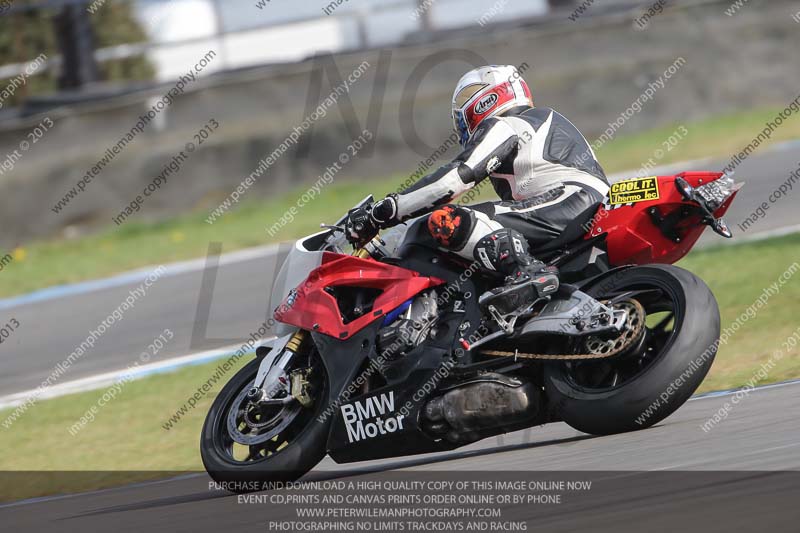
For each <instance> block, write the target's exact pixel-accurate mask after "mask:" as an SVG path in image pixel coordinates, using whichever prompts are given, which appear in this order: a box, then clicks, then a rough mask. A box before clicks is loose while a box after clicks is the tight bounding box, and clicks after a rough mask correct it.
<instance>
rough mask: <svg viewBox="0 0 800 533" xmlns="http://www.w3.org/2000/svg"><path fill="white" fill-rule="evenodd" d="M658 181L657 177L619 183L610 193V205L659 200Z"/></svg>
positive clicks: (613, 185) (615, 184) (612, 187)
mask: <svg viewBox="0 0 800 533" xmlns="http://www.w3.org/2000/svg"><path fill="white" fill-rule="evenodd" d="M658 197H659V194H658V180H657V179H656V177H655V176H651V177H648V178H638V179H633V180H626V181H618V182H617V183H614V184H612V185H611V190H610V191H609V192H608V200H609V201H608V205H622V204H635V203H636V202H647V201H649V200H658Z"/></svg>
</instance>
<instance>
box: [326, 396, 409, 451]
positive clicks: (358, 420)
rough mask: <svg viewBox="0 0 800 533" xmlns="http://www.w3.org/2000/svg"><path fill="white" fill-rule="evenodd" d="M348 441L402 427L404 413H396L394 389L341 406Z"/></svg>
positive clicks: (366, 437)
mask: <svg viewBox="0 0 800 533" xmlns="http://www.w3.org/2000/svg"><path fill="white" fill-rule="evenodd" d="M341 411H342V417H343V418H344V426H345V429H347V438H348V440H349V441H350V442H358V441H360V440H364V439H371V438H373V437H377V436H378V435H386V434H388V433H394V432H395V431H398V430H402V429H403V419H404V418H405V416H404V415H400V414H396V413H395V409H394V391H389V393H388V394H381V395H380V396H372V397H370V398H367V399H365V400H361V401H357V402H353V403H350V404H345V405H343V406H342V407H341Z"/></svg>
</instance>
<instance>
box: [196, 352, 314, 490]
mask: <svg viewBox="0 0 800 533" xmlns="http://www.w3.org/2000/svg"><path fill="white" fill-rule="evenodd" d="M295 360H297V361H296V362H295V361H293V365H294V366H293V368H294V369H295V370H298V369H302V370H307V380H308V387H307V388H308V391H309V395H310V397H311V399H312V401H313V403H312V404H311V405H309V406H308V407H304V406H302V405H301V404H300V403H299V402H297V401H292V402H290V403H287V404H285V405H281V406H263V407H261V406H258V405H256V404H254V403H253V402H252V401H251V400H249V399H248V397H247V392H248V391H249V390H250V388H251V387H252V386H253V384H254V381H255V377H256V374H257V372H258V367H259V364H260V362H261V361H260V360H254V361H251V362H250V363H248V364H247V365H246V366H245V367H244V368H242V369H241V370H240V371H239V372H238V373H237V374H236V375H235V376H234V377H233V378H232V379H231V380H230V382H228V383H227V384H226V385H225V387H224V388H223V389H222V391H221V392H220V394H219V395H218V396H217V398H216V400H215V401H214V403H213V405H212V406H211V410H210V411H209V412H208V415H207V416H206V421H205V424H204V425H203V432H202V435H201V439H200V454H201V456H202V459H203V464H204V465H205V467H206V470H207V471H208V473H209V475H210V476H211V477H212V478H213V479H214V480H216V481H218V482H247V481H293V480H295V479H297V478H299V477H301V476H302V475H303V474H305V473H306V472H308V471H309V470H311V469H312V468H313V467H314V466H315V465H316V464H317V463H319V461H321V460H322V458H323V457H325V453H326V443H327V437H328V428H329V427H330V421H329V420H327V419H326V420H323V421H322V422H320V421H319V420H318V417H320V415H321V414H322V412H323V409H324V408H325V405H326V404H327V397H328V383H327V375H326V373H325V367H324V365H323V364H322V361H321V360H320V358H319V356H318V354H317V352H316V350H312V352H311V353H310V354H309V355H308V356H300V355H298V356H295ZM291 370H292V369H289V371H291Z"/></svg>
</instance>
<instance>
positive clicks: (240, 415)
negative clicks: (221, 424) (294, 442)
mask: <svg viewBox="0 0 800 533" xmlns="http://www.w3.org/2000/svg"><path fill="white" fill-rule="evenodd" d="M254 384H255V380H254V381H253V383H250V385H248V386H247V387H244V388H243V389H242V390H241V391H240V392H239V394H238V395H237V396H236V399H235V400H234V401H233V404H232V405H231V408H230V410H229V411H228V434H229V435H230V436H231V438H232V439H233V440H234V441H236V442H238V443H239V444H245V445H248V446H253V445H254V444H261V443H264V442H267V441H268V440H270V439H272V438H274V437H275V436H277V435H279V434H280V433H281V432H282V431H283V430H284V429H286V428H287V427H288V426H289V424H291V423H292V421H293V420H294V419H295V417H296V416H297V414H298V413H299V412H300V409H302V405H300V403H299V402H296V401H295V402H291V403H287V404H284V405H281V406H280V408H279V409H275V411H277V412H276V413H275V414H274V415H272V416H268V415H265V413H264V411H263V408H262V407H261V406H259V405H257V404H255V403H253V402H251V401H250V400H248V399H247V398H246V397H247V393H248V392H249V390H250V388H251V387H252V386H253V385H254ZM273 409H274V408H273ZM242 424H244V427H241V426H242ZM240 427H241V429H240ZM245 429H246V430H247V433H244V432H243V430H245Z"/></svg>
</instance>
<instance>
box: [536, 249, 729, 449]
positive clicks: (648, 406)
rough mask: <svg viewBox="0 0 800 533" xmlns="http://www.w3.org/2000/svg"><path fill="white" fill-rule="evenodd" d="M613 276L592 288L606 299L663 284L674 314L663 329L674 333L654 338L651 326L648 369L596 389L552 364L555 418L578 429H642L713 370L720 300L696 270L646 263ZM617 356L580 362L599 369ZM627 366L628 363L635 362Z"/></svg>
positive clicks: (568, 367)
mask: <svg viewBox="0 0 800 533" xmlns="http://www.w3.org/2000/svg"><path fill="white" fill-rule="evenodd" d="M609 280H610V281H606V282H601V283H600V284H598V287H599V286H602V290H603V293H604V294H596V293H593V291H592V290H587V292H589V293H590V294H592V296H594V297H595V298H598V299H600V298H603V297H604V296H606V295H607V294H608V293H619V292H621V291H625V290H635V289H646V288H653V289H658V290H659V291H660V292H661V293H662V294H663V295H664V298H665V299H666V298H669V299H670V300H671V301H672V303H673V306H674V313H673V319H672V321H671V322H669V323H670V324H672V330H671V331H670V332H663V333H662V335H667V334H668V335H670V337H669V338H668V339H667V338H666V337H664V339H663V340H662V341H659V342H657V343H656V342H655V340H656V339H659V338H660V337H657V333H654V330H651V329H650V328H648V331H647V332H646V335H649V337H647V338H648V339H651V341H650V342H651V344H653V343H655V344H656V345H657V346H658V349H655V348H653V347H652V346H651V347H650V348H649V352H646V353H645V355H644V356H643V357H642V361H645V360H646V362H647V364H646V366H645V365H644V364H643V363H641V362H640V363H639V364H640V365H641V370H640V371H639V373H638V374H634V375H632V376H630V377H629V378H628V379H627V380H625V381H624V382H622V383H621V384H619V385H617V386H612V387H608V386H603V387H593V386H587V385H586V383H580V380H576V376H577V375H579V372H578V371H577V370H576V366H575V365H572V364H570V363H560V362H559V363H553V364H550V365H548V366H547V367H546V370H545V388H546V390H547V394H548V397H549V398H550V401H551V402H552V404H553V405H554V411H555V414H556V416H559V417H560V418H561V419H562V420H563V421H564V422H566V423H567V424H569V425H570V426H572V427H573V428H575V429H577V430H579V431H583V432H584V433H590V434H594V435H609V434H614V433H622V432H626V431H633V430H637V429H644V428H647V427H650V426H652V425H654V424H656V423H658V422H660V421H661V420H663V419H665V418H666V417H668V416H669V415H670V414H672V413H673V412H675V410H677V409H678V408H679V407H680V406H681V405H683V404H684V402H686V400H688V399H689V398H690V397H691V395H692V394H693V393H694V392H695V391H696V390H697V388H698V387H699V386H700V384H701V383H702V382H703V379H704V378H705V376H706V374H707V373H708V371H709V369H710V368H711V364H712V363H713V361H714V357H715V355H716V348H717V347H718V342H717V341H718V339H719V333H720V317H719V307H718V305H717V302H716V299H715V298H714V295H713V294H712V293H711V291H710V290H709V288H708V286H707V285H706V284H705V283H704V282H703V281H702V280H701V279H700V278H698V277H697V276H695V275H694V274H692V273H691V272H688V271H686V270H684V269H681V268H679V267H676V266H672V265H647V266H641V267H633V268H630V269H628V270H625V271H622V272H621V273H619V274H617V275H614V276H613V277H612V278H609ZM595 290H596V291H597V290H598V289H597V288H595ZM651 292H657V291H651ZM634 298H637V297H634ZM643 298H644V297H643ZM649 298H651V299H653V298H655V297H654V296H650V297H649ZM637 299H639V298H637ZM640 301H641V300H640ZM642 303H645V302H643V301H642ZM659 305H661V306H662V307H663V306H664V305H665V304H663V303H662V304H657V303H653V302H651V303H650V307H651V309H657V308H658V307H659ZM645 307H646V308H647V306H645ZM648 314H649V310H648ZM665 327H666V326H665ZM659 331H660V330H659ZM656 352H657V353H656ZM618 357H622V356H618ZM613 359H615V358H612V359H610V360H608V362H606V363H603V362H600V361H592V362H588V361H587V362H584V363H580V364H582V365H595V368H597V369H598V371H599V369H600V368H601V365H603V364H605V365H614V364H617V365H619V364H620V362H618V361H614V360H613ZM624 364H627V365H628V366H630V364H631V363H630V360H629V361H626V362H624ZM587 369H588V371H589V372H591V370H592V367H591V366H588V367H587V366H584V367H582V370H581V372H582V373H583V374H586V373H587ZM606 372H607V370H606ZM583 374H582V375H583ZM584 381H586V380H584Z"/></svg>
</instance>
